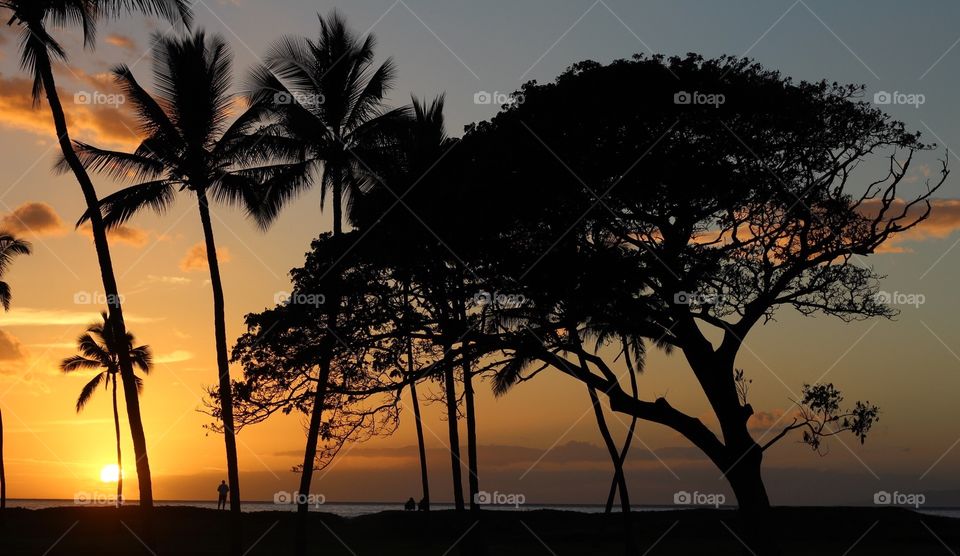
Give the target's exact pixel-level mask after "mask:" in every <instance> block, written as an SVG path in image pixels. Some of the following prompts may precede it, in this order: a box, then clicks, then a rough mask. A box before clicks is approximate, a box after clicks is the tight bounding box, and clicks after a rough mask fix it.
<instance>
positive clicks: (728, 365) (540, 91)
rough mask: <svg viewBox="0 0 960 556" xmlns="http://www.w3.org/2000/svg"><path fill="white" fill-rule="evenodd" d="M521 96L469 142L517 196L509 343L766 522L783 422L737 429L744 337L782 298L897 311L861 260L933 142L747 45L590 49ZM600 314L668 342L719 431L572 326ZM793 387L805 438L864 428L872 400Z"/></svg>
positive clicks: (805, 306)
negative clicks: (622, 370)
mask: <svg viewBox="0 0 960 556" xmlns="http://www.w3.org/2000/svg"><path fill="white" fill-rule="evenodd" d="M522 93H523V97H524V102H523V103H515V104H513V105H512V106H510V107H508V108H507V109H506V110H504V111H503V112H501V113H500V114H499V115H498V116H497V117H495V118H494V119H493V120H491V121H490V122H485V123H482V124H480V125H478V126H476V127H475V128H474V129H473V130H472V131H471V133H468V135H467V137H466V138H465V139H464V141H463V148H465V149H468V150H471V151H472V152H474V153H475V154H474V156H475V161H476V164H475V166H474V167H473V168H472V169H471V171H470V172H469V173H468V175H471V176H473V178H474V180H475V181H476V183H478V184H493V185H492V186H490V189H491V191H490V192H489V193H487V194H488V195H492V196H494V197H500V198H503V199H510V201H511V203H505V208H504V210H510V209H511V208H514V209H515V210H514V211H513V213H514V225H513V226H509V227H504V229H503V232H502V244H501V246H500V248H499V250H501V251H503V250H507V249H509V250H510V253H511V256H510V257H504V259H505V260H504V263H503V264H502V265H500V267H499V268H500V271H501V272H503V273H505V274H506V275H507V276H510V277H512V278H513V279H515V281H516V284H517V286H516V287H517V288H521V289H522V291H524V292H525V294H526V295H527V296H528V298H529V299H530V300H532V302H533V303H532V304H531V307H530V308H529V310H528V311H527V314H528V317H527V318H526V319H518V318H517V317H518V315H512V319H511V322H510V323H507V324H509V325H510V326H512V328H513V329H514V330H515V331H516V333H515V334H514V336H513V338H511V339H510V340H509V341H510V342H513V348H514V349H516V350H517V352H518V353H519V355H520V356H522V357H523V358H524V359H525V360H529V361H532V360H537V361H545V362H547V363H549V364H551V365H553V366H555V367H556V368H557V369H559V370H560V371H562V372H565V373H567V374H568V375H570V376H572V377H574V378H576V379H578V380H580V381H582V382H584V383H585V384H586V385H587V386H588V387H591V388H594V389H596V390H597V391H601V392H604V393H606V396H607V398H608V400H609V402H610V405H611V408H612V409H613V410H615V411H619V412H623V413H626V414H629V415H632V416H636V417H638V418H640V419H644V420H648V421H652V422H657V423H661V424H663V425H665V426H668V427H670V428H672V429H674V430H675V431H677V432H678V433H680V434H681V435H683V436H684V437H685V438H687V439H688V440H689V441H690V442H692V443H693V444H694V445H696V446H697V447H698V448H700V449H701V450H702V451H703V452H704V453H705V454H706V455H707V456H708V457H709V458H710V460H711V461H712V462H713V463H714V464H715V465H716V466H717V467H718V468H719V469H720V470H721V471H722V472H723V474H724V476H725V477H726V478H727V479H728V480H729V482H730V485H731V487H732V488H733V491H734V493H735V494H736V497H737V501H738V503H739V505H740V508H741V510H742V512H743V514H744V515H745V516H746V517H748V518H750V519H762V517H763V516H764V515H766V512H765V510H766V509H767V508H768V507H769V504H770V503H769V498H768V496H767V493H766V489H765V487H764V484H763V480H762V477H761V462H762V457H763V452H764V451H765V450H766V449H768V448H770V447H771V446H772V445H773V443H774V442H775V441H776V440H778V439H779V438H781V436H779V435H777V436H775V437H774V438H773V439H772V440H771V441H769V442H766V443H763V444H761V443H758V442H757V440H755V439H754V438H753V436H752V434H751V433H750V431H749V429H748V424H747V423H748V420H749V419H750V416H751V415H752V414H753V413H754V409H753V407H752V406H751V405H750V403H749V402H748V401H747V400H745V399H744V398H743V397H742V396H741V395H740V394H741V390H740V389H738V388H737V378H736V377H737V373H736V372H735V369H734V365H735V363H736V359H737V355H738V353H739V352H740V348H741V347H742V346H743V342H744V339H745V338H746V337H747V335H748V334H749V332H750V331H751V330H752V329H753V328H754V327H755V326H756V325H758V324H761V323H764V322H767V321H769V320H770V319H771V317H773V315H774V314H775V312H776V310H777V309H778V308H780V307H783V306H789V307H793V308H795V309H797V310H798V311H800V312H801V313H802V314H805V315H812V314H817V313H822V314H826V315H831V316H836V317H839V318H841V319H844V320H847V321H850V320H860V319H866V318H870V317H875V316H891V315H892V314H894V311H893V310H892V309H891V308H890V307H888V306H886V305H883V304H882V303H880V302H879V301H878V299H877V297H876V296H875V294H876V292H877V288H878V280H879V279H880V276H879V275H878V274H877V273H876V272H875V271H874V270H873V269H872V268H870V267H869V266H867V265H866V264H865V262H864V260H863V259H864V258H865V257H866V256H868V255H870V254H872V253H875V252H876V251H877V249H878V248H879V247H880V246H882V245H883V244H884V243H885V242H887V241H888V240H889V239H890V238H892V237H894V236H895V235H896V234H899V233H902V232H904V231H906V230H909V229H911V228H912V227H914V226H916V225H918V224H919V223H921V222H922V221H923V220H924V219H925V218H926V217H927V215H928V214H929V211H930V203H929V202H928V200H929V198H930V196H931V195H932V194H933V192H934V191H936V189H937V188H938V187H939V186H940V184H942V183H943V180H944V179H945V177H946V168H945V167H944V168H943V170H942V171H941V172H940V173H939V175H937V176H936V177H935V179H934V180H933V181H932V182H926V183H924V182H923V181H919V182H918V184H917V185H913V184H912V183H911V181H912V180H911V179H908V178H910V177H911V176H910V172H911V163H912V162H913V158H914V155H915V154H916V153H917V152H919V151H924V150H927V149H929V148H930V147H929V146H927V145H925V144H923V143H922V142H921V141H920V138H919V136H918V135H917V134H914V133H909V132H907V131H906V130H905V129H904V126H903V124H901V123H899V122H896V121H893V120H891V119H890V118H889V117H888V116H887V115H885V114H884V113H883V112H882V111H880V110H878V109H877V108H876V107H874V106H872V105H870V104H867V103H865V102H863V101H862V100H861V99H862V96H863V88H862V87H859V86H843V85H838V84H832V83H827V82H816V83H808V82H794V81H792V80H790V79H787V78H784V77H782V76H781V75H780V74H779V73H777V72H773V71H769V70H766V69H764V68H762V67H760V66H759V65H756V64H754V63H751V62H750V61H748V60H743V59H737V58H731V57H727V58H721V59H717V60H704V59H702V58H700V57H698V56H694V55H691V56H688V57H686V58H671V59H669V60H666V59H662V58H654V59H643V58H639V57H638V58H636V59H634V60H630V61H624V60H622V61H617V62H614V63H612V64H610V65H607V66H602V65H600V64H597V63H593V62H584V63H581V64H577V65H576V66H574V67H573V68H572V69H571V70H569V71H567V72H566V73H564V74H563V75H561V76H560V77H559V78H558V79H557V80H556V82H554V83H549V84H543V85H537V84H529V85H527V86H525V87H524V89H523V91H522ZM571 106H580V107H589V110H571V109H570V107H571ZM878 161H879V164H877V162H878ZM871 162H872V163H874V164H873V166H872V168H873V169H875V170H876V169H877V168H879V170H878V172H879V174H873V175H868V174H870V172H869V171H868V170H869V169H870V166H869V163H871ZM861 175H864V176H866V177H865V178H861V177H860V176H861ZM906 189H910V190H912V191H905V190H906ZM901 195H902V196H903V198H902V197H901ZM487 249H493V250H495V251H496V250H497V247H495V246H493V245H490V246H487ZM507 265H512V266H510V267H508V266H507ZM584 265H592V268H593V269H594V270H593V272H587V273H586V275H585V274H584V272H583V269H584V268H590V267H588V266H584ZM601 274H603V275H604V276H601ZM598 288H599V289H600V291H598ZM564 290H566V291H564ZM571 306H572V307H575V308H576V310H573V311H572V310H571V309H570V307H571ZM568 317H575V319H576V321H577V325H576V326H577V329H576V330H577V332H576V333H575V330H574V328H573V327H572V325H568V324H566V323H567V322H568V321H567V320H565V319H567V318H568ZM598 327H600V328H604V329H608V330H622V331H624V332H627V333H629V334H631V335H636V336H640V337H646V338H650V339H653V340H655V341H657V342H659V343H661V344H665V345H668V346H672V347H673V348H675V349H676V350H677V351H679V352H680V353H681V354H682V355H683V356H684V358H685V359H686V361H687V363H688V364H689V366H690V369H691V371H692V372H693V375H694V376H695V378H696V379H697V381H698V383H699V385H700V387H701V388H702V390H703V392H704V394H705V395H706V398H707V400H708V402H709V404H710V407H711V409H712V411H713V413H714V415H715V416H716V418H717V420H718V421H719V423H720V434H719V435H716V434H714V433H713V432H712V431H711V430H710V429H709V428H707V426H706V425H705V424H704V423H703V422H702V421H701V420H700V419H699V418H697V417H695V416H692V415H689V414H686V413H684V412H682V411H681V410H680V409H678V408H675V407H674V406H672V405H671V404H670V402H669V401H668V400H667V399H666V398H665V397H660V398H657V399H654V400H638V399H635V398H634V397H633V396H631V395H629V394H628V393H626V392H625V391H624V390H623V387H622V386H621V384H620V381H619V377H618V376H617V374H616V373H615V372H614V371H613V369H612V368H611V365H610V362H609V360H608V358H607V357H605V355H604V354H603V352H602V351H600V350H597V349H588V348H587V346H585V345H583V344H582V342H581V341H580V340H578V337H581V338H582V337H583V336H584V334H589V333H590V331H591V330H594V329H596V328H598ZM710 329H712V330H714V332H713V333H711V332H708V330H710ZM710 338H719V339H718V340H717V341H715V342H712V341H711V340H710ZM502 340H503V338H500V339H499V341H502ZM495 344H496V341H491V345H495ZM522 368H523V366H522V365H514V366H511V367H510V368H509V369H508V370H509V371H510V372H509V373H508V374H505V375H502V376H501V377H500V378H499V382H500V385H501V387H505V386H506V385H508V384H511V383H513V382H515V381H517V380H520V379H521V378H522V377H523V376H524V375H523V371H522V370H521V369H522ZM798 398H799V399H798V402H799V403H800V405H801V406H802V407H804V408H806V409H807V411H806V412H801V415H805V417H803V416H801V417H800V418H798V421H797V422H795V423H787V424H786V429H787V430H788V431H789V430H795V429H797V428H804V429H806V432H807V433H808V434H807V435H805V439H806V440H808V441H809V442H810V443H811V444H812V445H815V446H816V445H817V442H818V441H819V439H821V438H822V437H823V435H833V434H835V433H836V432H838V431H840V430H849V431H851V432H853V433H854V434H855V435H856V436H857V437H858V438H859V440H861V441H862V440H863V439H864V438H865V436H866V434H867V432H868V431H869V429H870V426H871V424H872V423H873V421H874V420H875V418H876V415H877V414H876V408H875V407H874V406H872V405H870V404H869V403H860V402H857V403H856V404H854V405H853V406H852V407H850V408H849V409H847V408H844V407H841V405H840V404H839V403H837V402H838V401H839V399H840V398H839V397H838V396H837V395H836V394H835V390H834V389H832V386H830V385H812V386H807V387H805V388H804V390H803V391H802V394H800V395H799V396H798ZM817 423H821V424H822V423H825V425H823V426H820V425H818V424H817ZM756 542H757V543H758V545H757V546H761V545H762V544H763V541H756ZM762 549H763V550H767V549H768V547H762Z"/></svg>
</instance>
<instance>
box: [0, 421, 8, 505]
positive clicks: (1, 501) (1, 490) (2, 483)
mask: <svg viewBox="0 0 960 556" xmlns="http://www.w3.org/2000/svg"><path fill="white" fill-rule="evenodd" d="M5 509H7V474H6V471H5V470H4V469H3V411H0V511H2V510H5Z"/></svg>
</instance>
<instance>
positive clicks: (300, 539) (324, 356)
mask: <svg viewBox="0 0 960 556" xmlns="http://www.w3.org/2000/svg"><path fill="white" fill-rule="evenodd" d="M325 171H333V172H336V170H335V169H334V168H326V169H325ZM342 175H343V174H342V173H335V174H334V179H333V195H332V196H333V199H331V201H332V202H333V236H334V237H340V236H341V235H343V214H342V213H343V211H342V202H343V193H342V192H343V184H342V181H341V180H340V179H339V177H338V176H342ZM334 274H336V273H334ZM328 293H329V294H330V295H328V296H327V303H328V305H327V311H326V317H327V327H328V328H329V329H331V330H333V329H335V328H336V325H337V317H338V315H337V311H338V308H339V306H340V298H339V297H338V295H339V294H338V293H337V292H335V291H334V292H328ZM323 341H324V342H325V343H326V345H325V346H321V348H322V349H321V350H320V373H319V375H318V376H317V387H316V389H315V390H314V393H313V407H312V408H311V409H310V425H309V426H308V428H307V444H306V446H305V447H304V449H303V469H302V471H301V473H300V490H299V491H298V492H299V494H300V497H299V498H300V499H299V500H297V528H296V538H295V540H296V543H295V544H296V553H297V554H298V556H300V555H305V554H306V553H307V512H308V511H309V509H310V506H309V504H308V503H307V495H308V494H310V483H311V482H313V467H314V461H316V457H317V444H318V442H319V437H320V424H321V423H322V417H323V406H324V403H325V401H326V396H327V382H328V381H329V380H330V365H331V363H332V359H333V342H332V341H331V340H329V339H326V340H323Z"/></svg>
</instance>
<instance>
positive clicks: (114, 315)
mask: <svg viewBox="0 0 960 556" xmlns="http://www.w3.org/2000/svg"><path fill="white" fill-rule="evenodd" d="M31 32H36V29H31ZM36 65H37V69H38V71H39V74H40V79H41V81H42V83H43V88H44V91H45V93H46V96H47V103H48V104H49V105H50V112H51V114H52V116H53V123H54V127H55V128H56V131H57V140H58V142H59V144H60V150H61V151H62V152H63V157H64V159H65V160H66V162H67V164H68V165H69V166H70V170H71V171H72V172H73V175H74V176H75V177H76V179H77V182H78V183H79V184H80V189H81V190H82V192H83V199H84V201H85V203H86V205H87V210H88V211H89V214H90V228H91V230H92V231H93V244H94V247H95V248H96V251H97V260H98V262H99V264H100V278H101V280H102V281H103V290H104V293H105V294H106V297H107V305H108V308H109V312H110V322H111V323H113V326H115V327H116V333H117V335H118V337H120V338H122V337H124V336H125V335H126V324H125V323H124V321H123V308H122V306H121V303H120V295H119V290H118V288H117V280H116V277H115V276H114V272H113V261H112V259H111V258H110V245H109V243H108V242H107V232H106V229H105V228H104V225H103V219H102V217H101V215H100V202H99V200H98V199H97V191H96V189H95V188H94V187H93V182H91V181H90V176H89V175H88V174H87V171H86V169H85V168H84V167H83V164H81V163H80V159H79V158H78V157H77V153H76V151H74V149H73V143H72V142H71V140H70V135H69V133H68V130H67V120H66V116H65V115H64V112H63V105H62V104H61V103H60V96H59V95H58V94H57V84H56V80H55V79H54V77H53V67H52V65H51V63H50V56H49V55H48V53H47V52H46V50H43V49H41V50H40V51H39V52H38V54H37V63H36ZM118 355H119V362H120V377H121V379H122V380H123V399H124V402H125V403H126V407H127V419H128V420H129V422H130V436H132V437H133V452H134V456H135V457H136V467H137V480H138V482H139V486H140V507H141V508H144V509H149V508H152V507H153V485H152V482H151V480H150V461H149V459H148V458H147V440H146V436H145V435H144V431H143V421H142V418H141V416H140V400H139V398H138V393H137V384H136V380H135V379H134V375H133V365H132V363H131V361H130V354H129V353H128V352H126V351H125V350H120V353H119V354H118Z"/></svg>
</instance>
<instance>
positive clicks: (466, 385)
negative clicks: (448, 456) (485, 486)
mask: <svg viewBox="0 0 960 556" xmlns="http://www.w3.org/2000/svg"><path fill="white" fill-rule="evenodd" d="M463 397H464V403H465V404H466V414H467V415H466V417H467V468H468V470H469V472H470V475H469V477H468V483H469V485H470V509H471V510H474V511H475V510H478V509H480V506H479V505H478V504H477V494H478V493H479V492H480V474H479V473H480V470H479V464H478V462H477V411H476V405H475V401H474V398H475V396H474V392H473V369H472V368H471V365H470V360H469V358H467V356H466V355H464V359H463Z"/></svg>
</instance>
